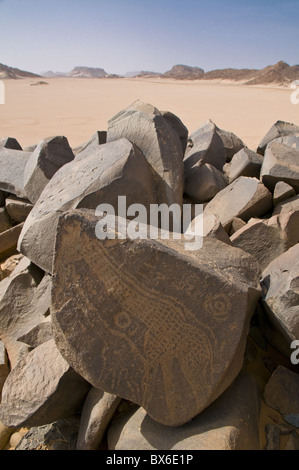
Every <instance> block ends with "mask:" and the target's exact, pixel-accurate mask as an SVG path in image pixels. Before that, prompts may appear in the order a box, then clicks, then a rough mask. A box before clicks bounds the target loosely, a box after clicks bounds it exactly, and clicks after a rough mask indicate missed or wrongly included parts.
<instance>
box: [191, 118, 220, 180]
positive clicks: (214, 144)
mask: <svg viewBox="0 0 299 470" xmlns="http://www.w3.org/2000/svg"><path fill="white" fill-rule="evenodd" d="M190 141H191V146H190V147H188V148H187V151H186V154H185V157H184V165H185V175H186V177H187V178H188V176H189V171H192V168H193V167H194V165H196V164H197V163H198V162H199V161H200V160H202V162H203V163H209V164H210V165H213V166H214V167H215V168H217V170H219V171H221V172H222V171H223V166H224V164H225V161H226V151H225V147H224V143H223V141H222V139H221V137H220V136H219V135H218V133H217V128H216V126H215V124H214V123H213V122H212V121H210V120H209V121H207V122H205V123H204V124H203V125H202V126H201V127H199V128H198V129H197V130H196V131H194V132H193V133H192V134H191V135H190Z"/></svg>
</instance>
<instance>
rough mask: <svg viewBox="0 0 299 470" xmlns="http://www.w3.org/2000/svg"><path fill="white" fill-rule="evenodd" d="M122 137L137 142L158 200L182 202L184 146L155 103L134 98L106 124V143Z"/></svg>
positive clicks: (160, 201)
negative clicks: (152, 178) (152, 174)
mask: <svg viewBox="0 0 299 470" xmlns="http://www.w3.org/2000/svg"><path fill="white" fill-rule="evenodd" d="M121 137H125V138H127V139H128V140H130V141H131V142H133V143H134V144H135V145H137V146H138V147H139V148H140V150H141V151H142V153H143V154H144V156H145V158H146V159H147V161H148V162H149V163H150V165H151V166H152V168H153V170H154V174H155V184H156V188H157V194H158V202H159V203H166V204H168V205H171V204H180V205H181V204H182V200H183V191H184V166H183V149H182V144H181V141H180V137H179V135H178V133H177V132H176V131H175V130H174V128H173V125H172V124H171V123H170V122H169V119H168V118H164V117H163V116H162V114H161V113H160V111H159V110H158V109H157V108H155V107H154V106H152V105H150V104H147V103H143V102H142V101H136V102H135V103H133V104H131V106H129V107H128V108H127V109H125V110H123V111H120V112H119V113H118V114H117V115H116V116H114V117H112V118H111V119H110V120H109V123H108V131H107V142H112V141H114V140H117V139H120V138H121Z"/></svg>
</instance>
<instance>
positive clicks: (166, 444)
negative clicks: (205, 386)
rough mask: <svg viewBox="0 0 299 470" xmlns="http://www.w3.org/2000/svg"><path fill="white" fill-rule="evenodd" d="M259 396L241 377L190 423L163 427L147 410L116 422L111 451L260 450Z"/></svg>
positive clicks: (110, 438) (246, 378)
mask: <svg viewBox="0 0 299 470" xmlns="http://www.w3.org/2000/svg"><path fill="white" fill-rule="evenodd" d="M259 411H260V395H259V392H258V388H257V386H256V383H255V381H254V380H253V379H252V378H251V377H250V376H248V375H245V374H241V375H240V376H239V377H238V378H237V379H236V380H235V381H234V382H233V384H232V385H231V386H230V387H229V389H228V390H226V391H225V392H224V393H223V394H222V395H221V397H220V398H218V399H217V400H216V401H215V402H214V403H212V404H211V405H210V406H209V407H208V408H207V409H206V410H204V411H203V412H202V413H200V414H199V415H198V416H197V417H196V418H194V419H193V420H192V421H190V422H189V423H186V424H185V425H183V426H179V427H168V426H162V425H161V424H158V423H156V422H155V421H153V420H152V419H151V418H150V417H149V416H148V414H147V413H146V412H145V410H144V409H142V408H139V409H137V410H136V409H135V410H134V409H133V410H131V411H130V412H129V413H126V414H124V415H123V416H120V417H118V418H116V419H115V420H113V422H112V423H111V425H110V427H109V430H108V447H109V450H110V451H111V450H119V451H120V450H126V451H129V450H173V451H174V450H178V451H183V450H259V449H260V445H259Z"/></svg>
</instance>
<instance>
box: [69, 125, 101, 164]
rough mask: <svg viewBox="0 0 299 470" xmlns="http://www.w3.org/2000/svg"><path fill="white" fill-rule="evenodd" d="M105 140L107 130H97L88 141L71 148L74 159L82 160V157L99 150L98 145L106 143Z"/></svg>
mask: <svg viewBox="0 0 299 470" xmlns="http://www.w3.org/2000/svg"><path fill="white" fill-rule="evenodd" d="M106 141H107V132H106V131H97V132H96V133H95V134H94V135H93V136H92V137H91V139H90V140H89V141H88V142H86V143H85V144H83V145H80V147H77V148H75V149H74V150H73V152H74V155H75V159H76V160H82V158H85V157H89V156H90V155H91V154H94V153H95V152H97V151H98V150H99V145H103V144H106Z"/></svg>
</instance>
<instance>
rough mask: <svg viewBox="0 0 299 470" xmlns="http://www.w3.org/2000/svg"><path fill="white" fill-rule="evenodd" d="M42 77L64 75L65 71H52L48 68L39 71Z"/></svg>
mask: <svg viewBox="0 0 299 470" xmlns="http://www.w3.org/2000/svg"><path fill="white" fill-rule="evenodd" d="M41 76H42V77H45V78H56V77H66V73H63V72H52V70H49V71H48V72H42V73H41Z"/></svg>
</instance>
